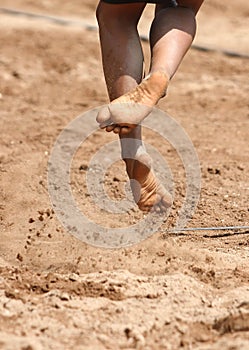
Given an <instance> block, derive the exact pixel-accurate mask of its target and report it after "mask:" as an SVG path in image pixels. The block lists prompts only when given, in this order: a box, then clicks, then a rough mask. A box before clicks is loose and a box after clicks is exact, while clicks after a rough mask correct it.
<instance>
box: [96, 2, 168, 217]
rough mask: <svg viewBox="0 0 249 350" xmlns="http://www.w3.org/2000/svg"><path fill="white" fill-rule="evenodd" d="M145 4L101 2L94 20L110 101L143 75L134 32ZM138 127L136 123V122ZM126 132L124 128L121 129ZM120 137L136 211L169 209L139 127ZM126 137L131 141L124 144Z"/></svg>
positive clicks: (131, 86)
mask: <svg viewBox="0 0 249 350" xmlns="http://www.w3.org/2000/svg"><path fill="white" fill-rule="evenodd" d="M144 7H145V4H144V3H140V4H138V3H136V4H129V5H109V4H106V3H102V2H101V3H100V4H99V7H98V10H97V18H98V22H99V27H100V43H101V50H102V61H103V69H104V74H105V79H106V84H107V89H108V93H109V97H110V100H114V99H116V98H118V97H119V96H121V95H123V94H125V93H127V92H128V91H130V90H132V89H134V88H136V86H137V85H138V84H139V83H140V82H141V80H142V76H143V53H142V48H141V44H140V40H139V35H138V32H137V23H138V20H139V18H140V16H141V14H142V12H143V9H144ZM126 113H127V112H126ZM137 124H138V123H137ZM106 129H107V131H112V130H113V131H114V132H116V133H120V126H119V125H116V124H114V123H113V124H112V125H111V126H108V127H107V128H106ZM123 129H124V130H126V128H125V127H124V128H123ZM126 131H128V132H129V133H127V136H125V133H124V134H123V135H122V134H121V133H120V138H121V148H122V158H123V159H124V161H125V163H126V170H127V174H128V176H129V178H130V180H131V187H132V192H133V195H134V199H135V201H136V202H137V204H138V206H139V208H140V209H141V210H144V211H148V210H149V209H150V208H151V207H152V206H153V205H154V204H155V203H158V206H157V209H160V208H163V207H169V206H170V205H171V197H170V195H169V194H168V192H167V191H166V190H165V189H164V187H163V186H162V185H160V184H159V183H158V181H157V179H156V178H155V176H154V173H153V171H152V170H151V159H150V157H149V155H148V154H147V153H146V151H145V148H144V146H143V143H142V138H141V126H139V125H134V128H132V129H131V130H129V129H128V128H127V130H126ZM127 138H128V139H129V140H130V142H127Z"/></svg>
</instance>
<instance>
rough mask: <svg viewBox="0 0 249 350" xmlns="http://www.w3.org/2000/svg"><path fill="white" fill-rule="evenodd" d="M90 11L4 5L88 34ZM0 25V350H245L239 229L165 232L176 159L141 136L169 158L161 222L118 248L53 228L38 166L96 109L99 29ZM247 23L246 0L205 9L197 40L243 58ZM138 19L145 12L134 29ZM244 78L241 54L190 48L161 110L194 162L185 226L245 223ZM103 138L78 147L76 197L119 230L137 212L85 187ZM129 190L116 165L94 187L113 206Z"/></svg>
mask: <svg viewBox="0 0 249 350" xmlns="http://www.w3.org/2000/svg"><path fill="white" fill-rule="evenodd" d="M0 5H1V7H4V6H5V7H11V6H10V5H11V2H10V1H4V0H2V1H1V3H0ZM95 6H96V2H95V1H90V0H87V1H84V2H82V1H73V2H66V3H65V4H64V3H62V2H60V1H58V0H54V1H53V2H50V1H41V2H35V1H30V0H29V1H28V0H18V1H15V4H13V5H12V8H15V9H19V10H23V11H31V12H36V13H43V14H50V15H57V16H63V17H66V18H71V19H74V20H79V19H81V18H82V19H83V21H84V22H86V23H91V24H94V23H96V22H95V18H94V8H95ZM1 16H2V18H1V24H0V26H1V31H0V37H1V51H0V93H1V95H0V96H1V99H0V104H1V111H0V115H1V117H0V128H1V139H0V145H1V148H0V179H1V187H0V231H1V242H0V271H1V275H0V282H1V283H0V349H4V350H12V349H15V350H16V349H18V350H19V349H20V350H21V349H22V350H36V349H37V350H39V349H75V350H76V349H166V350H175V349H186V350H187V349H198V350H210V349H212V350H220V349H237V350H246V349H248V348H249V283H248V282H249V266H248V259H249V232H248V230H242V231H239V232H231V231H230V232H228V231H225V232H219V231H214V232H193V231H190V232H185V233H184V234H181V235H177V234H172V233H171V234H170V233H167V228H168V227H171V226H173V225H174V222H175V220H176V218H177V215H178V210H179V208H180V207H181V204H182V201H183V199H184V195H185V174H184V169H183V168H182V163H181V160H180V159H179V157H178V155H177V154H176V151H175V150H174V149H173V148H172V147H171V145H169V144H166V143H163V141H162V140H161V139H159V138H157V137H155V135H153V133H152V132H151V131H147V132H145V138H146V141H147V142H148V143H151V144H152V145H153V146H154V147H155V148H157V149H160V152H161V154H162V155H163V156H165V157H166V159H167V162H168V164H169V166H170V168H171V171H172V174H173V176H174V180H175V200H174V206H173V210H172V212H171V214H170V217H169V219H168V221H167V223H165V224H163V225H162V227H161V228H160V230H159V231H158V232H156V233H155V234H154V235H153V236H152V237H151V238H149V239H147V240H146V241H144V242H141V243H140V244H137V245H136V246H132V247H130V248H123V249H117V250H107V249H101V248H94V247H92V246H89V245H87V244H85V243H83V242H81V241H79V240H77V239H76V238H74V237H73V236H72V235H70V234H69V233H68V232H67V231H66V230H64V229H63V227H62V226H61V224H60V222H59V221H58V219H57V218H56V216H55V214H54V212H53V210H52V207H51V204H50V200H49V195H48V190H47V162H48V157H49V154H50V152H51V149H52V146H53V144H54V142H55V140H56V138H57V136H58V135H59V133H60V131H61V130H63V128H64V127H65V126H66V125H67V124H68V123H69V122H70V121H71V120H73V119H74V118H75V117H76V116H77V115H79V114H81V113H83V112H86V111H87V110H89V109H92V108H94V107H97V106H100V105H103V104H105V103H107V93H106V88H105V84H104V78H103V74H102V68H101V63H100V62H101V61H100V50H99V45H98V36H97V32H96V31H89V30H86V29H84V28H80V27H79V26H74V27H73V26H63V25H59V24H56V23H52V22H47V21H45V20H42V19H40V20H35V19H31V18H26V17H14V16H10V15H7V14H1ZM248 16H249V7H248V4H247V3H246V2H245V1H242V0H241V1H237V2H236V4H234V2H232V1H231V0H229V1H226V2H224V4H220V2H218V1H217V0H215V1H214V0H212V1H211V0H210V1H207V3H206V4H205V5H204V6H203V9H202V12H201V14H200V15H199V32H198V33H199V34H198V37H197V39H196V43H198V44H202V45H204V46H205V45H207V46H208V47H212V48H218V49H219V50H220V49H223V50H225V49H229V50H233V51H237V52H239V53H244V54H248V25H247V23H248ZM149 18H150V13H148V12H146V16H145V19H144V22H142V23H141V28H142V29H143V30H145V29H146V23H148V21H149ZM213 20H214V22H213ZM213 23H221V24H222V25H221V26H219V25H217V26H215V25H213ZM246 43H247V44H246ZM144 49H145V51H146V60H147V62H148V57H149V53H148V45H147V44H146V43H144ZM248 74H249V66H248V59H247V58H241V57H231V56H228V55H225V54H224V53H221V52H215V51H206V52H205V51H197V50H194V49H192V50H191V51H190V52H189V54H188V55H187V57H186V58H185V60H184V62H183V63H182V65H181V68H180V70H179V71H178V73H177V75H176V76H175V78H174V79H173V81H172V83H171V86H170V89H169V93H168V97H167V98H166V99H163V100H162V101H160V104H159V106H160V108H161V109H162V110H165V111H167V113H169V114H170V115H171V116H173V117H174V118H175V119H176V120H177V121H178V122H179V123H180V124H181V125H182V126H183V127H184V129H185V130H186V132H187V133H188V134H189V136H190V137H191V140H192V142H193V144H194V146H195V148H196V151H197V153H198V156H199V159H200V164H201V172H202V192H201V198H200V201H199V204H198V208H197V210H196V212H195V214H194V216H193V218H192V220H191V221H190V222H189V226H190V227H199V226H230V225H244V226H245V225H249V206H248V205H249V204H248V195H249V181H248V173H249V162H248V156H249V152H248V139H249V113H248V110H249V109H248V94H249V86H248ZM110 140H116V136H115V135H110V134H108V133H105V132H104V131H97V132H96V133H94V134H93V135H92V136H91V137H90V138H89V140H87V142H86V144H85V146H84V147H81V148H80V149H79V150H78V152H77V153H76V155H75V157H74V159H73V162H72V174H71V181H72V188H73V191H74V192H73V193H74V195H75V197H76V198H77V200H78V202H79V205H80V207H81V209H82V210H84V212H85V213H86V214H87V215H88V216H89V217H90V218H92V219H93V220H95V221H96V222H98V223H100V224H103V223H104V224H105V225H107V226H109V227H116V226H118V225H119V226H121V227H122V226H125V225H126V226H129V225H131V224H133V223H135V222H137V221H138V220H140V219H141V218H142V214H141V213H140V212H139V211H138V210H136V209H134V210H132V211H130V212H129V214H126V215H123V216H120V215H113V214H111V213H104V212H103V210H97V209H96V207H95V206H93V203H92V202H91V199H90V198H89V195H88V193H87V189H86V184H85V175H86V172H87V170H88V162H89V159H90V158H91V157H92V155H93V154H94V152H96V151H97V150H98V147H100V146H101V145H104V144H105V143H106V142H109V141H110ZM126 181H127V178H126V175H125V171H124V166H123V164H122V163H121V162H117V163H115V164H114V165H113V166H112V167H110V169H109V170H108V173H107V174H106V178H105V186H106V190H107V192H108V193H109V195H110V196H111V197H112V198H113V199H116V200H119V199H121V198H123V196H124V186H125V184H126Z"/></svg>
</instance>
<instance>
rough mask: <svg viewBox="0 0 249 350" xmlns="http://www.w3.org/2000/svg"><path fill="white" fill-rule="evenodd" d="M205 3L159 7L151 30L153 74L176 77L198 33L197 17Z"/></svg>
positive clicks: (191, 0) (189, 0) (186, 0)
mask: <svg viewBox="0 0 249 350" xmlns="http://www.w3.org/2000/svg"><path fill="white" fill-rule="evenodd" d="M203 1H204V0H179V1H178V5H177V6H174V7H171V8H170V7H166V6H165V5H157V7H156V11H155V18H154V21H153V23H152V26H151V30H150V45H151V68H150V72H151V73H153V72H158V71H163V72H164V73H165V74H166V75H167V76H168V77H169V79H171V78H172V77H173V75H174V74H175V72H176V70H177V68H178V66H179V65H180V63H181V61H182V59H183V57H184V56H185V54H186V52H187V51H188V49H189V48H190V46H191V44H192V41H193V39H194V36H195V32H196V21H195V15H196V13H197V11H198V10H199V8H200V6H201V4H202V2H203Z"/></svg>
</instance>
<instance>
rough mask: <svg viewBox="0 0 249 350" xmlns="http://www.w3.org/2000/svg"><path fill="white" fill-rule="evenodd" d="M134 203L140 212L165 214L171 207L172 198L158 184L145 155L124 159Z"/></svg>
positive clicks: (148, 159)
mask: <svg viewBox="0 0 249 350" xmlns="http://www.w3.org/2000/svg"><path fill="white" fill-rule="evenodd" d="M124 161H125V163H126V170H127V174H128V176H129V178H130V184H131V189H132V193H133V197H134V200H135V202H136V203H137V205H138V207H139V209H140V210H142V211H145V212H149V211H150V210H151V209H152V208H153V211H156V212H165V211H166V210H167V209H168V208H169V207H171V205H172V197H171V195H170V194H169V192H168V191H167V190H166V189H165V188H164V187H163V185H162V184H160V183H159V181H158V179H157V178H156V176H155V174H154V172H153V170H152V169H151V158H150V157H149V155H148V154H147V153H145V154H143V155H140V156H139V160H138V159H124Z"/></svg>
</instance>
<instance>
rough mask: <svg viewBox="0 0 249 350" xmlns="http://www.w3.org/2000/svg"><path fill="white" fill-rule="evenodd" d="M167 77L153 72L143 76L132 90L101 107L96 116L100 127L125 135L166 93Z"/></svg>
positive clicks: (161, 73)
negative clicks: (145, 76)
mask: <svg viewBox="0 0 249 350" xmlns="http://www.w3.org/2000/svg"><path fill="white" fill-rule="evenodd" d="M167 86H168V78H167V76H166V74H165V73H163V72H155V73H152V74H151V75H150V76H148V77H147V78H145V79H144V80H143V81H142V82H141V84H139V85H138V86H137V87H136V88H135V89H134V90H132V91H130V92H128V93H127V94H125V95H122V96H121V97H119V98H117V99H116V100H114V101H112V102H111V103H110V104H109V105H108V106H105V107H104V108H102V109H101V110H100V111H99V113H98V116H97V122H98V123H99V124H100V128H101V129H104V128H105V129H106V131H108V132H110V131H113V132H114V133H116V134H120V135H125V134H128V133H130V132H131V130H132V129H133V128H135V127H136V126H137V125H138V124H140V123H141V121H142V120H143V119H144V118H146V117H147V116H148V115H149V114H150V112H151V111H152V108H153V107H154V106H155V105H156V104H157V102H158V101H159V99H160V98H161V97H163V96H164V95H165V93H166V89H167Z"/></svg>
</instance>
